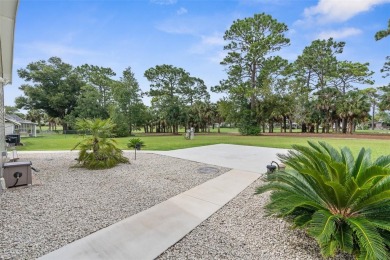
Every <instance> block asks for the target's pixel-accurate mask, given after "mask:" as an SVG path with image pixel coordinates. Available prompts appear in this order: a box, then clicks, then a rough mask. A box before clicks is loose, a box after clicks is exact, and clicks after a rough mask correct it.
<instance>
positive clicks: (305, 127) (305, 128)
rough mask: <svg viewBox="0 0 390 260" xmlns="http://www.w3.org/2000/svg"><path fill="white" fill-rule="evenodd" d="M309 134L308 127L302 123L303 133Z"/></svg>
mask: <svg viewBox="0 0 390 260" xmlns="http://www.w3.org/2000/svg"><path fill="white" fill-rule="evenodd" d="M306 132H307V126H306V123H305V122H303V123H302V133H306Z"/></svg>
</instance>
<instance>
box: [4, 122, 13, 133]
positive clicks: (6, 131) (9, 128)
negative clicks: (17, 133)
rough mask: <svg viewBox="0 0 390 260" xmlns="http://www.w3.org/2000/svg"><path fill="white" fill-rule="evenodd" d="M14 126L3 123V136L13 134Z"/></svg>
mask: <svg viewBox="0 0 390 260" xmlns="http://www.w3.org/2000/svg"><path fill="white" fill-rule="evenodd" d="M14 127H15V126H14V124H13V123H7V122H6V123H5V135H12V134H13V133H14V129H15V128H14Z"/></svg>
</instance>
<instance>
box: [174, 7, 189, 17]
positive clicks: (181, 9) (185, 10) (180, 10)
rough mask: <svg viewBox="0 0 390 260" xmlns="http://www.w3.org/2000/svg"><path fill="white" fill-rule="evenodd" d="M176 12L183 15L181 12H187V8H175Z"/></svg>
mask: <svg viewBox="0 0 390 260" xmlns="http://www.w3.org/2000/svg"><path fill="white" fill-rule="evenodd" d="M176 13H177V14H178V15H183V14H186V13H188V10H187V9H185V8H184V7H181V8H180V9H179V10H177V12H176Z"/></svg>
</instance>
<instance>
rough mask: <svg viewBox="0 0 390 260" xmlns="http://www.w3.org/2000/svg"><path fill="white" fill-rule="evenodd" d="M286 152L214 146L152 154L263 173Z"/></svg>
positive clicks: (221, 145) (263, 148) (226, 145)
mask: <svg viewBox="0 0 390 260" xmlns="http://www.w3.org/2000/svg"><path fill="white" fill-rule="evenodd" d="M286 152H287V150H286V149H278V148H266V147H256V146H245V145H233V144H215V145H206V146H200V147H194V148H187V149H178V150H172V151H159V152H154V153H158V154H163V155H168V156H172V157H176V158H181V159H186V160H191V161H195V162H202V163H208V164H213V165H218V166H222V167H228V168H232V169H237V170H244V171H252V172H257V173H265V172H266V165H267V164H270V163H271V162H272V161H277V162H278V160H277V156H276V154H278V153H286Z"/></svg>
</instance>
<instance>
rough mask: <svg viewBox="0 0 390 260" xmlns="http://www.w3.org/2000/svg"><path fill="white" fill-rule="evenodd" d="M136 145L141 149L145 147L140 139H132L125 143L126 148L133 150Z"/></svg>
mask: <svg viewBox="0 0 390 260" xmlns="http://www.w3.org/2000/svg"><path fill="white" fill-rule="evenodd" d="M137 144H138V145H140V146H141V147H142V146H145V144H144V141H142V140H141V138H132V139H130V140H129V142H128V143H127V147H128V148H135V147H136V145H137Z"/></svg>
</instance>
